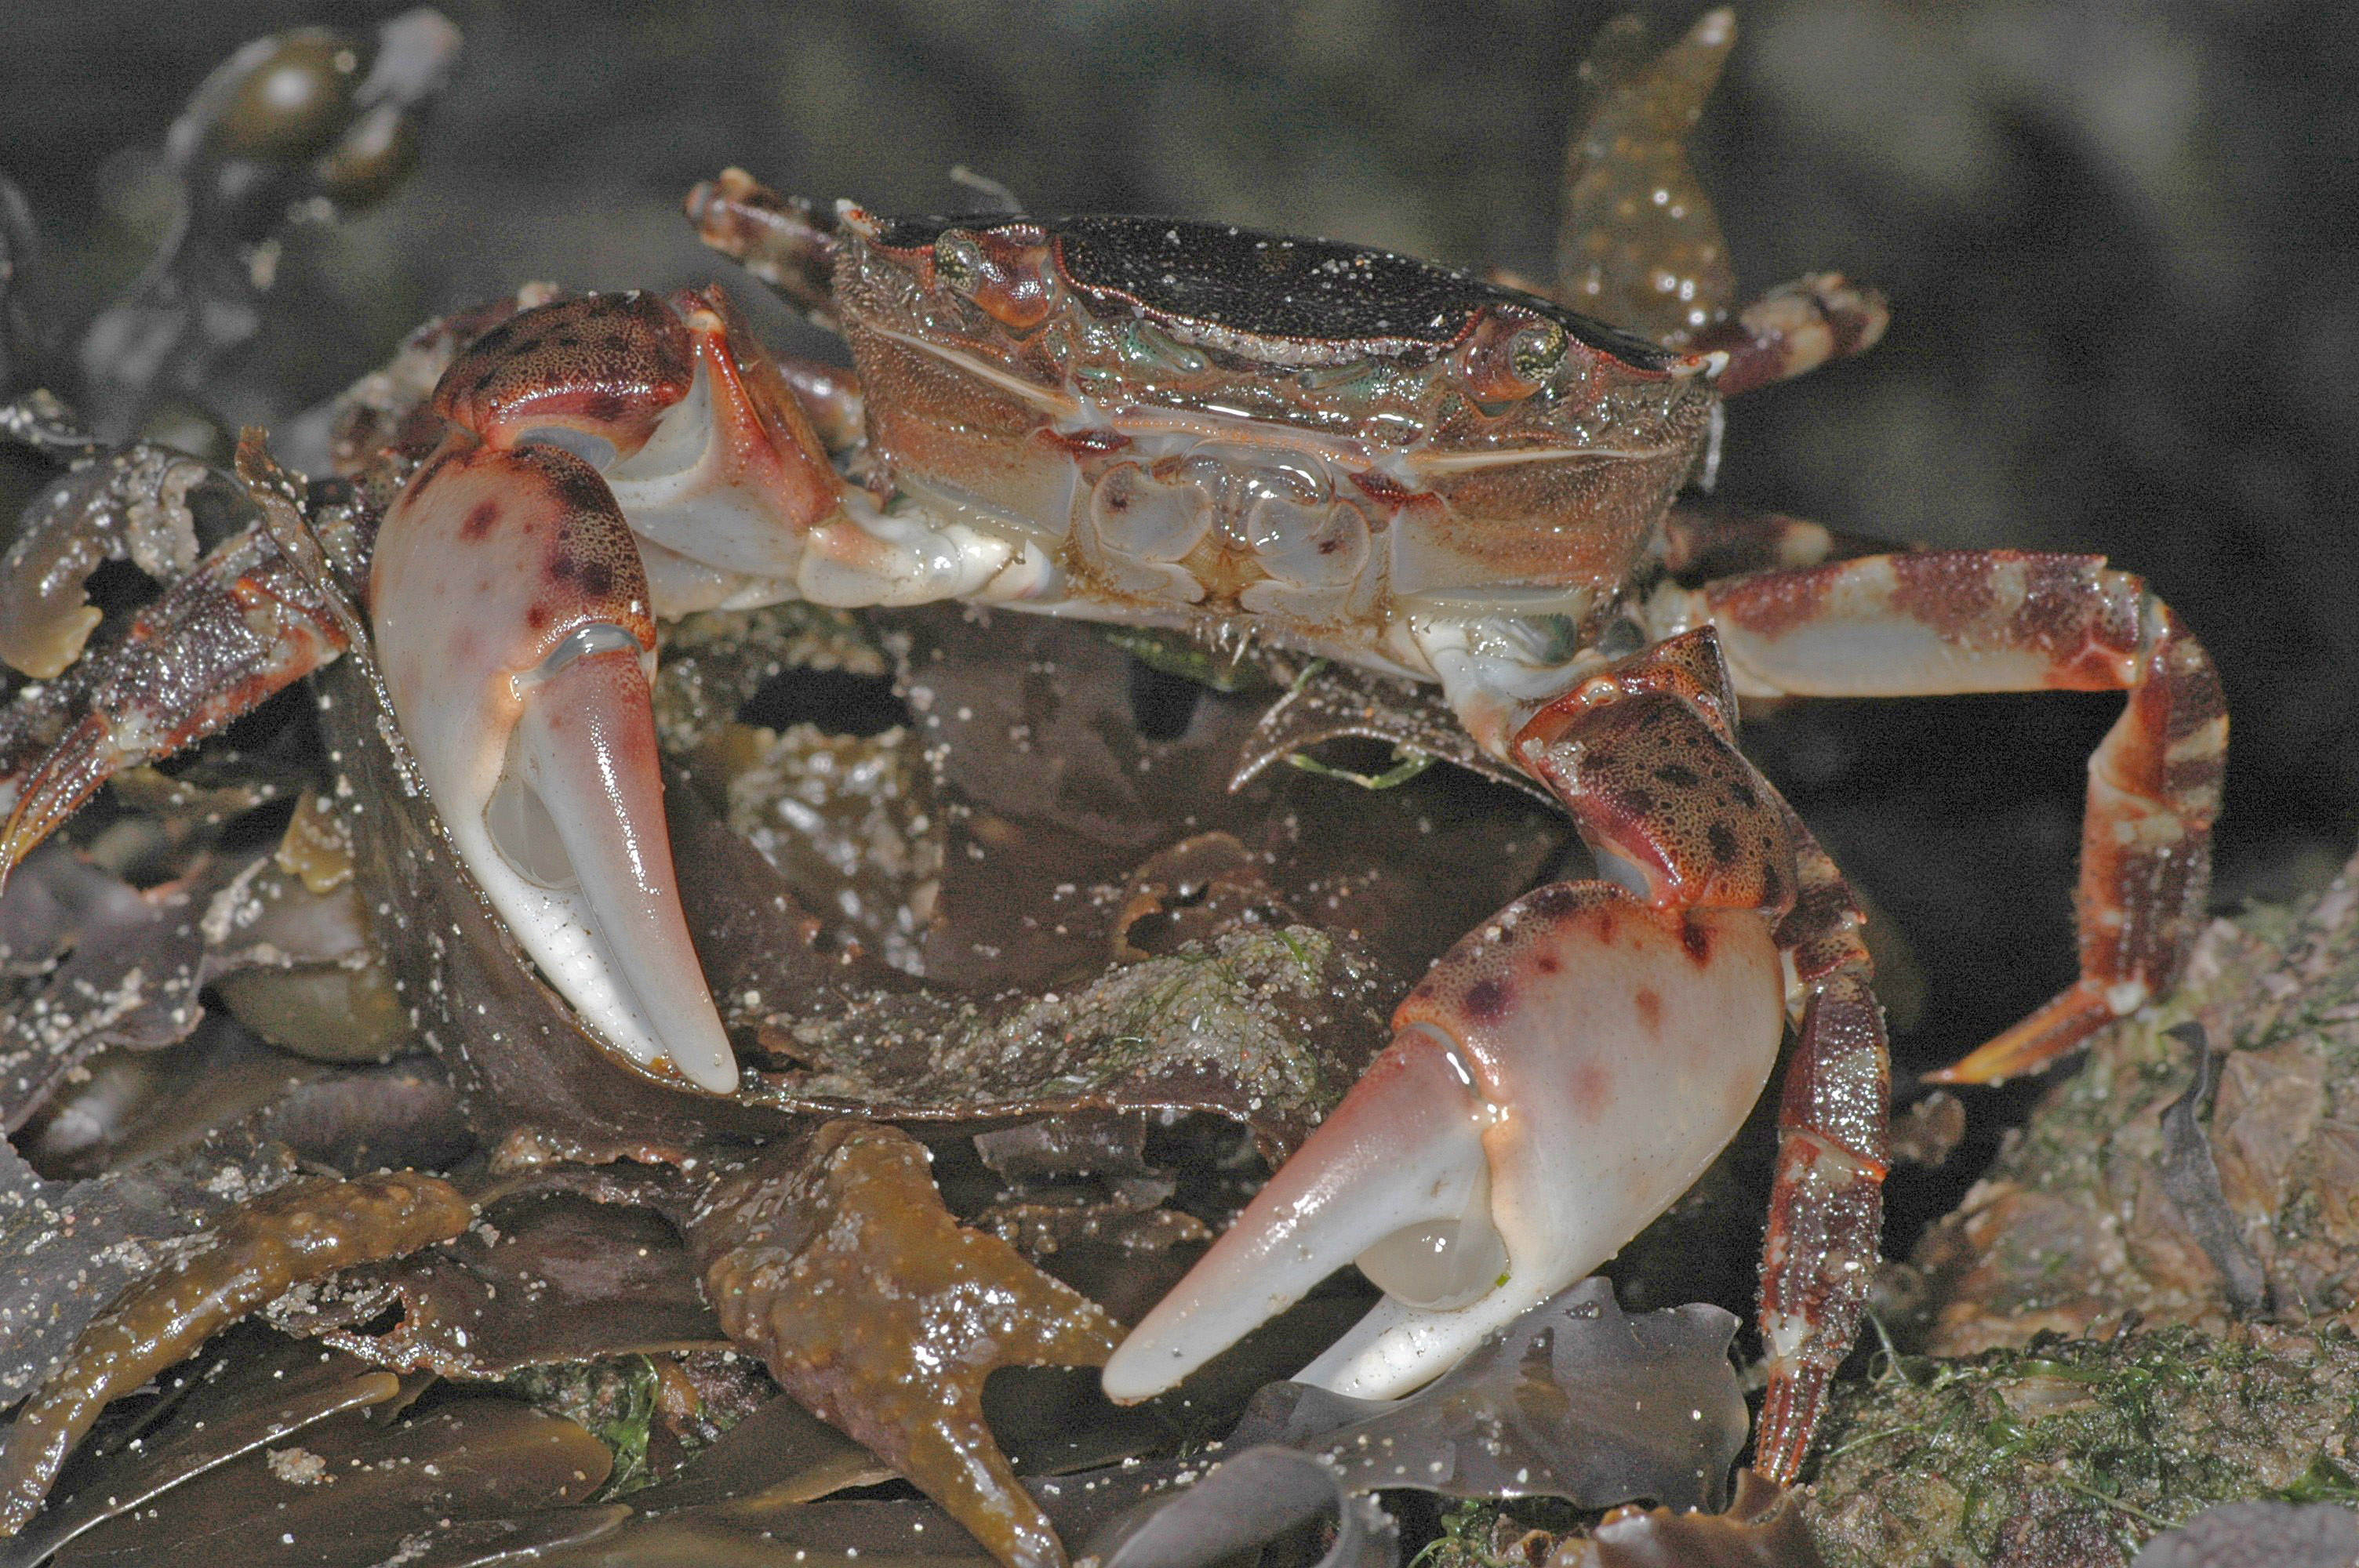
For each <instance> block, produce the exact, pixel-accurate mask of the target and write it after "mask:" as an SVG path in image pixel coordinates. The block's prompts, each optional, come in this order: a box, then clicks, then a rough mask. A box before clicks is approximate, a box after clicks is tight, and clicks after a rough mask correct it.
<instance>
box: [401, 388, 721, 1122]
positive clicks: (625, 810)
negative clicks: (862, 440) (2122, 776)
mask: <svg viewBox="0 0 2359 1568" xmlns="http://www.w3.org/2000/svg"><path fill="white" fill-rule="evenodd" d="M370 593H371V599H372V601H373V608H374V611H375V627H376V643H377V654H378V658H379V661H380V662H381V664H382V665H383V667H384V671H385V681H386V691H387V693H388V695H390V697H392V699H393V706H394V711H395V713H396V715H397V717H398V718H399V719H400V721H401V727H402V731H403V734H404V735H405V736H406V737H407V739H408V742H409V745H410V748H411V750H412V751H413V752H415V754H416V756H417V759H418V764H419V771H420V772H421V773H423V774H424V775H425V781H426V787H427V789H428V791H429V794H431V795H432V796H433V797H434V805H435V808H436V810H437V811H438V812H439V813H440V816H441V818H442V821H443V825H444V826H445V827H447V828H448V829H449V831H450V834H451V840H452V841H453V843H454V844H455V845H456V846H457V848H458V849H459V851H460V853H461V854H462V856H463V857H464V859H465V860H466V862H467V866H468V870H469V871H471V872H472V873H473V876H474V878H475V881H476V882H477V883H478V884H479V885H480V886H481V887H482V888H483V890H484V893H485V895H486V896H488V897H489V898H490V900H491V902H492V904H493V906H494V907H495V909H497V910H498V912H499V914H500V915H501V917H502V918H503V919H504V920H505V921H506V923H507V925H508V927H509V929H510V931H511V932H513V933H514V935H515V936H516V941H517V943H518V945H519V946H522V947H523V948H524V949H525V951H526V952H527V953H528V954H529V955H530V956H531V957H532V958H533V960H534V962H536V963H537V964H538V965H539V966H540V970H541V973H542V974H543V975H545V976H546V977H547V978H548V979H549V983H550V984H551V985H553V986H554V987H555V988H556V989H557V990H558V991H559V992H560V993H561V994H562V995H563V996H564V997H565V999H566V1000H567V1001H569V1002H571V1004H572V1006H573V1009H574V1011H576V1012H577V1013H578V1014H580V1015H581V1017H582V1019H583V1020H584V1021H586V1022H588V1023H589V1024H590V1025H591V1027H592V1030H593V1031H594V1032H595V1033H596V1034H597V1035H598V1036H599V1038H600V1039H601V1040H603V1042H605V1043H606V1044H608V1046H609V1047H610V1048H611V1049H612V1050H613V1051H614V1053H615V1054H617V1055H618V1056H620V1057H622V1058H624V1059H625V1060H626V1061H627V1062H629V1063H630V1064H631V1065H633V1066H635V1067H636V1068H637V1069H638V1070H639V1071H641V1072H643V1073H646V1074H647V1075H648V1076H652V1077H655V1078H657V1079H658V1080H663V1081H669V1082H672V1083H674V1084H685V1085H688V1086H692V1087H696V1088H700V1089H704V1090H707V1091H710V1092H712V1093H714V1094H727V1093H729V1092H730V1091H731V1090H733V1089H734V1088H735V1087H736V1084H737V1066H736V1062H735V1059H734V1056H733V1055H732V1054H731V1053H730V1049H729V1040H728V1036H727V1035H726V1033H724V1032H723V1029H722V1026H721V1020H720V1016H719V1015H718V1013H717V1012H716V1011H714V1009H713V1005H712V994H711V992H710V991H709V990H708V989H706V987H705V983H704V976H703V972H702V970H701V968H699V967H698V964H697V958H696V949H695V947H694V946H693V945H692V944H691V943H690V939H689V935H688V926H687V922H686V920H685V918H684V917H683V915H682V914H681V911H680V905H679V892H678V889H677V886H676V884H675V880H674V875H673V870H672V862H671V849H670V846H669V842H668V840H667V838H666V837H665V829H664V811H663V784H662V780H661V777H660V775H659V773H658V762H657V752H656V741H655V723H654V719H653V717H652V715H651V713H650V712H649V709H648V706H647V678H648V675H649V673H650V672H651V670H652V668H653V665H654V661H655V627H654V623H653V622H652V621H651V620H650V619H649V615H648V607H647V577H646V573H645V571H644V569H643V568H642V567H641V565H640V563H639V557H638V552H637V548H636V546H635V545H634V544H633V542H632V539H631V533H630V529H629V527H628V526H627V525H626V524H625V522H624V521H623V515H622V513H621V512H620V511H619V510H618V509H617V508H616V506H615V504H614V497H613V495H612V494H611V493H610V492H608V490H607V488H606V486H605V484H604V482H603V481H601V480H600V479H599V477H598V475H597V473H596V471H595V470H592V468H591V467H590V465H589V464H588V463H586V462H584V461H583V460H582V459H580V458H578V457H576V456H574V455H573V454H572V453H571V452H570V451H566V450H562V449H559V448H557V447H554V446H549V445H541V444H538V443H532V444H526V445H522V446H518V447H516V448H514V449H509V450H500V449H495V448H491V447H486V446H484V445H482V444H480V443H479V442H478V441H477V440H476V439H475V438H474V437H473V436H472V435H471V434H469V433H467V432H465V431H463V430H457V431H453V432H452V433H451V436H450V437H449V438H447V439H446V440H445V441H444V443H443V444H442V446H441V448H440V449H438V450H437V452H436V453H435V455H434V456H433V457H432V458H430V459H429V460H428V461H427V462H426V464H425V465H424V466H423V467H421V468H420V469H419V471H418V473H417V475H416V476H415V477H414V478H413V479H412V480H411V481H410V483H409V485H408V488H407V489H406V490H405V491H404V492H402V495H401V497H400V499H399V500H398V501H397V502H396V503H395V504H394V506H393V507H392V509H391V510H390V511H389V512H388V513H387V514H386V521H385V524H384V527H383V529H382V531H381V532H380V534H379V535H378V540H377V546H376V557H375V565H374V568H373V575H372V578H371V582H370Z"/></svg>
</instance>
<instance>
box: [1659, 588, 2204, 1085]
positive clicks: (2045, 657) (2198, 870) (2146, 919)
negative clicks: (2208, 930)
mask: <svg viewBox="0 0 2359 1568" xmlns="http://www.w3.org/2000/svg"><path fill="white" fill-rule="evenodd" d="M1648 613H1649V616H1650V619H1652V620H1653V621H1654V622H1655V624H1656V625H1657V626H1658V627H1671V626H1685V625H1692V624H1696V623H1698V622H1707V621H1708V622H1712V624H1714V625H1716V626H1717V627H1718V628H1719V629H1720V632H1721V634H1722V638H1723V645H1724V646H1725V648H1726V650H1727V654H1728V661H1729V666H1730V669H1731V671H1732V674H1733V675H1734V679H1735V681H1736V684H1737V689H1738V690H1739V691H1740V692H1741V693H1744V694H1745V695H1755V694H1761V695H1771V694H1791V695H1795V696H1804V697H1900V696H1919V695H1932V694H1937V693H1944V692H1967V691H2038V690H2063V691H2104V690H2122V689H2126V690H2127V692H2128V693H2129V702H2128V705H2127V707H2126V708H2125V709H2124V710H2123V713H2122V716H2121V718H2120V719H2118V720H2116V721H2115V722H2114V727H2113V729H2112V730H2109V731H2108V732H2107V733H2106V735H2105V738H2104V741H2103V742H2101V743H2100V744H2099V746H2098V747H2097V750H2096V752H2094V754H2093V755H2092V756H2091V757H2090V759H2089V791H2088V802H2087V806H2086V807H2085V811H2084V816H2083V818H2082V838H2081V873H2080V885H2079V891H2078V896H2077V903H2078V905H2079V914H2080V946H2081V978H2080V979H2079V981H2078V982H2076V983H2075V984H2074V985H2072V986H2071V988H2069V989H2066V990H2065V991H2064V992H2063V993H2062V994H2060V996H2058V997H2057V998H2056V999H2055V1000H2052V1001H2050V1002H2049V1003H2048V1004H2047V1005H2046V1006H2044V1007H2042V1008H2040V1009H2039V1010H2038V1011H2036V1012H2034V1013H2033V1014H2032V1015H2031V1016H2030V1017H2028V1018H2027V1019H2025V1020H2024V1021H2023V1022H2020V1023H2018V1024H2017V1025H2016V1026H2015V1027H2014V1028H2012V1029H2009V1030H2008V1031H2007V1032H2006V1033H2004V1034H2002V1035H2000V1036H1999V1037H1998V1038H1997V1039H1995V1040H1993V1041H1992V1042H1990V1043H1989V1044H1986V1045H1984V1046H1983V1047H1982V1048H1981V1049H1980V1050H1977V1051H1975V1052H1973V1054H1970V1055H1968V1056H1967V1057H1966V1058H1965V1059H1964V1060H1963V1061H1962V1062H1959V1063H1958V1064H1957V1065H1954V1066H1952V1067H1951V1068H1949V1069H1947V1070H1946V1072H1944V1073H1943V1074H1941V1075H1940V1076H1942V1077H1944V1078H1946V1079H1947V1080H1949V1081H1951V1082H1958V1083H1995V1082H1998V1081H2000V1080H2002V1079H2005V1078H2008V1077H2013V1076H2017V1074H2021V1073H2027V1072H2030V1071H2032V1070H2034V1069H2036V1068H2038V1067H2039V1066H2041V1065H2044V1064H2046V1063H2048V1062H2050V1061H2053V1060H2054V1059H2055V1058H2056V1057H2058V1056H2060V1055H2061V1054H2064V1053H2065V1052H2067V1051H2070V1050H2071V1049H2072V1047H2073V1046H2075V1045H2077V1044H2080V1043H2081V1042H2082V1040H2084V1039H2086V1038H2087V1037H2088V1036H2089V1035H2090V1034H2091V1033H2093V1032H2095V1031H2096V1030H2097V1029H2099V1028H2101V1027H2103V1026H2104V1024H2106V1023H2108V1022H2112V1021H2113V1020H2114V1019H2115V1018H2119V1017H2121V1016H2123V1015H2125V1014H2126V1013H2129V1012H2133V1011H2136V1010H2137V1009H2138V1008H2139V1007H2141V1006H2143V1005H2144V1004H2145V1003H2146V1002H2147V1001H2148V1000H2151V999H2153V998H2155V997H2157V996H2159V995H2162V994H2164V993H2165V992H2167V991H2169V989H2171V988H2172V987H2173V986H2174V985H2176V984H2177V982H2178V980H2179V978H2180V972H2181V971H2182V970H2183V969H2184V968H2185V967H2186V964H2187V957H2188V955H2189V953H2190V951H2191V950H2192V948H2193V946H2194V942H2195V937H2196V935H2197V934H2198V932H2199V931H2200V930H2201V926H2202V921H2203V914H2204V898H2205V894H2206V892H2208V890H2209V886H2210V881H2211V832H2212V818H2213V817H2214V816H2216V815H2217V814H2218V811H2219V806H2220V786H2221V780H2222V777H2223V773H2224V772H2225V769H2226V765H2227V746H2228V715H2227V708H2226V706H2225V704H2224V702H2223V699H2222V696H2221V691H2220V680H2219V676H2218V675H2217V673H2216V672H2215V671H2214V670H2213V668H2212V661H2211V658H2210V656H2209V655H2208V654H2205V653H2204V651H2203V648H2202V646H2201V644H2200V643H2197V642H2196V640H2195V639H2194V637H2193V636H2191V635H2190V634H2189V633H2188V631H2187V629H2186V628H2185V627H2184V626H2182V625H2181V624H2180V621H2179V618H2178V616H2176V615H2175V614H2173V613H2172V612H2171V610H2170V608H2169V606H2168V605H2166V604H2164V603H2163V602H2162V601H2161V600H2158V599H2156V598H2155V597H2153V595H2151V594H2150V593H2148V592H2147V589H2146V585H2145V584H2144V583H2142V582H2141V581H2139V579H2136V577H2133V576H2131V575H2130V574H2129V573H2127V572H2121V571H2113V570H2109V569H2107V568H2106V567H2105V564H2104V559H2103V557H2096V556H2063V555H2035V554H2028V553H2022V552H2017V551H2008V550H1991V551H1928V552H1925V553H1922V554H1912V555H1895V556H1873V557H1864V558H1862V559H1859V560H1853V561H1843V562H1839V563H1835V564H1832V565H1826V566H1820V567H1815V568H1810V569H1808V570H1802V571H1781V572H1767V573H1763V574H1761V575H1759V576H1756V577H1751V578H1743V579H1736V580H1734V581H1730V582H1723V583H1715V584H1712V585H1710V586H1707V587H1705V588H1703V589H1695V590H1686V589H1666V590H1664V591H1663V592H1661V593H1660V594H1658V596H1657V598H1656V599H1655V600H1654V601H1653V602H1652V603H1651V604H1650V605H1649V607H1648Z"/></svg>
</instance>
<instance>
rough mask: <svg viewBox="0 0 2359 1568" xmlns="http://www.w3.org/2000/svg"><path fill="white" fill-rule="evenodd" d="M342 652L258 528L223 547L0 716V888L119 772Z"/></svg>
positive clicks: (309, 582) (334, 626)
mask: <svg viewBox="0 0 2359 1568" xmlns="http://www.w3.org/2000/svg"><path fill="white" fill-rule="evenodd" d="M345 645H346V635H345V633H344V630H343V627H342V621H341V618H340V616H339V615H338V613H337V612H336V610H335V608H334V607H333V606H332V605H330V604H329V603H328V602H327V600H325V598H324V597H323V595H322V594H321V588H320V585H319V584H318V583H317V582H315V581H314V580H313V579H312V578H311V577H310V574H309V573H307V572H306V571H304V570H303V569H302V568H300V567H299V565H298V563H296V562H294V561H292V560H290V559H289V558H288V556H287V555H286V553H285V552H284V551H283V550H282V549H281V548H280V546H279V545H278V544H277V541H276V540H274V539H273V538H272V536H271V535H270V533H269V532H268V530H267V529H266V527H264V526H263V525H260V524H257V525H255V527H252V528H249V529H247V530H246V531H245V532H244V533H241V534H237V535H233V536H232V537H230V538H228V539H225V540H223V542H222V543H221V544H220V545H218V546H215V547H214V548H213V549H212V552H211V553H209V554H208V555H207V556H206V557H204V558H203V559H202V560H201V561H200V562H198V563H197V566H196V568H195V569H194V570H193V571H191V572H190V573H189V575H188V576H186V577H184V578H181V579H179V581H178V582H175V583H174V584H172V586H171V587H169V588H168V589H165V591H164V593H163V594H162V595H161V596H160V597H159V598H158V599H157V600H155V602H153V603H151V604H149V605H147V606H146V607H144V608H143V609H141V610H140V611H138V612H137V613H136V615H135V616H134V617H133V618H132V621H131V625H130V628H129V630H128V631H127V632H126V633H125V636H124V638H123V640H122V641H121V642H120V643H116V644H114V646H113V647H111V648H108V649H106V650H103V651H93V652H92V653H91V654H86V655H85V656H84V657H83V658H82V661H81V662H80V663H78V664H75V665H71V666H70V667H68V668H67V669H66V670H65V671H64V672H63V673H62V674H61V675H60V676H58V677H57V678H56V679H54V680H52V681H49V682H47V683H46V684H45V685H43V686H42V687H38V689H29V688H28V689H27V690H26V691H24V692H21V693H19V694H18V697H17V699H16V702H15V703H13V704H12V705H10V706H9V707H8V708H6V709H5V710H0V884H5V882H6V881H7V878H8V873H9V872H10V871H12V870H14V869H15V867H16V863H17V862H18V861H20V860H23V859H24V858H25V857H26V856H27V855H28V854H30V853H31V852H32V850H33V849H34V847H35V846H36V845H38V844H39V843H40V841H41V840H42V839H43V838H47V837H49V834H50V832H52V831H53V830H54V829H55V828H56V827H58V825H59V824H60V823H62V822H63V821H65V819H66V818H67V817H69V816H72V815H73V814H74V812H75V811H76V810H78V809H79V808H80V807H81V806H82V803H83V802H84V801H86V800H88V799H89V798H90V797H91V795H92V794H93V793H95V792H96V790H97V789H98V786H99V785H101V784H104V783H105V782H106V781H107V779H109V778H110V777H112V776H113V775H114V773H117V772H119V771H120V770H122V769H124V768H127V767H134V766H136V765H138V764H139V763H142V762H153V761H155V760H157V759H158V758H162V757H167V756H169V755H171V754H172V753H173V752H177V751H179V750H180V749H181V748H182V747H185V746H190V745H194V744H195V743H196V742H197V741H201V740H202V739H204V738H205V737H206V736H208V735H211V734H212V733H213V732H214V731H216V730H220V729H221V728H222V727H223V725H226V724H227V723H229V721H230V720H231V719H235V718H237V717H238V716H239V715H240V714H242V713H245V712H248V711H250V710H251V709H252V708H255V706H256V705H258V704H259V703H261V702H262V701H263V700H264V699H265V698H266V697H271V696H272V695H274V694H276V693H277V692H278V691H280V690H282V689H283V688H285V687H288V686H290V685H292V684H293V683H294V682H296V681H298V680H300V679H301V678H302V677H303V676H307V675H309V674H310V673H311V672H312V671H313V670H315V669H317V668H319V667H320V666H321V665H324V664H326V663H328V662H329V661H330V660H332V659H333V658H335V657H336V656H337V655H338V654H341V653H342V651H343V649H344V647H345ZM75 713H79V714H80V715H81V717H80V718H79V719H72V718H70V717H69V716H70V715H72V714H75Z"/></svg>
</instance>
